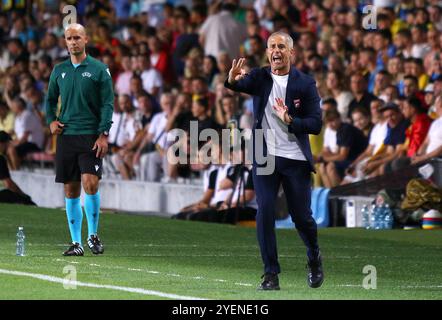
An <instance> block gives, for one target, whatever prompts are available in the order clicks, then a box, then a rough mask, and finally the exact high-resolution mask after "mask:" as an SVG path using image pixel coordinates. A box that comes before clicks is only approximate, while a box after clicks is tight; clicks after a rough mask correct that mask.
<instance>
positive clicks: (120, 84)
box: [115, 55, 134, 95]
mask: <svg viewBox="0 0 442 320" xmlns="http://www.w3.org/2000/svg"><path fill="white" fill-rule="evenodd" d="M121 67H122V68H123V72H122V73H120V74H119V75H118V78H117V81H116V82H115V91H116V93H117V94H118V95H120V94H130V80H131V79H132V76H133V73H134V71H133V69H132V60H131V57H130V56H127V55H125V56H123V57H122V58H121Z"/></svg>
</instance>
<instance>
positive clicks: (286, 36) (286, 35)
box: [267, 31, 293, 49]
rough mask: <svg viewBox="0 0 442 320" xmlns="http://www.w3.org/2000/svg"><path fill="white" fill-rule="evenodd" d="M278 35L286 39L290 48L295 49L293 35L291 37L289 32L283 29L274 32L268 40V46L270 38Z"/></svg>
mask: <svg viewBox="0 0 442 320" xmlns="http://www.w3.org/2000/svg"><path fill="white" fill-rule="evenodd" d="M276 36H280V37H283V38H285V41H286V43H287V45H288V47H289V49H293V39H292V37H290V35H289V34H287V33H285V32H283V31H276V32H273V33H272V34H271V35H270V37H269V39H268V40H267V47H268V46H269V41H270V39H271V38H273V37H276Z"/></svg>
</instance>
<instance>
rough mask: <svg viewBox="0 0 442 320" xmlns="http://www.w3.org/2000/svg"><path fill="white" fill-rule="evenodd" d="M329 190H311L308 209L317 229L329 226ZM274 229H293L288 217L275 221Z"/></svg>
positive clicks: (293, 225) (293, 226)
mask: <svg viewBox="0 0 442 320" xmlns="http://www.w3.org/2000/svg"><path fill="white" fill-rule="evenodd" d="M329 192H330V189H327V188H314V189H313V190H312V200H311V205H310V208H311V209H312V213H313V219H315V221H316V224H317V225H318V228H326V227H328V225H329V222H330V217H329V212H328V194H329ZM275 227H276V228H277V229H290V228H295V227H296V226H295V224H294V223H293V221H292V218H291V216H290V215H288V216H287V218H285V219H281V220H276V221H275Z"/></svg>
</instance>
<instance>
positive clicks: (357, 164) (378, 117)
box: [341, 99, 388, 184]
mask: <svg viewBox="0 0 442 320" xmlns="http://www.w3.org/2000/svg"><path fill="white" fill-rule="evenodd" d="M383 105H384V101H382V100H381V99H376V100H373V101H372V102H371V103H370V112H371V122H372V123H373V124H374V127H373V129H372V130H371V132H370V136H369V142H368V146H367V148H366V149H365V151H364V152H363V153H361V154H360V155H359V157H357V158H356V160H355V161H353V163H352V164H351V165H350V166H349V167H348V168H347V171H346V176H345V177H344V179H343V180H342V182H341V184H347V183H352V182H357V181H360V180H362V179H364V178H365V177H366V175H365V174H364V169H365V166H366V165H367V163H368V162H369V161H370V160H374V159H376V158H377V157H378V156H379V155H381V154H383V153H384V152H385V150H386V148H385V146H384V140H385V138H386V137H387V131H388V127H387V121H385V119H383V117H382V113H381V112H380V111H379V110H380V108H381V107H382V106H383Z"/></svg>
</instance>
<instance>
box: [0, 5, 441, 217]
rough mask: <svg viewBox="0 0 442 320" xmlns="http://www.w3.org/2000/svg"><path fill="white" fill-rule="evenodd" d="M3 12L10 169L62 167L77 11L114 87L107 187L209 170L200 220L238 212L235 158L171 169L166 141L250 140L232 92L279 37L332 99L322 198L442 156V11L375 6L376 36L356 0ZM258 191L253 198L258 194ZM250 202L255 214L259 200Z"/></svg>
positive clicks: (1, 112)
mask: <svg viewBox="0 0 442 320" xmlns="http://www.w3.org/2000/svg"><path fill="white" fill-rule="evenodd" d="M159 2H161V1H159ZM2 3H3V5H2V7H1V9H0V43H1V45H0V93H1V96H0V131H5V132H7V133H9V134H10V135H11V136H12V137H13V140H12V141H11V142H10V143H9V147H8V149H7V152H6V153H7V155H8V163H9V166H10V168H11V169H12V170H18V169H19V168H20V167H21V166H22V165H23V163H24V162H29V161H32V160H45V161H48V162H51V161H52V157H53V156H52V155H53V154H54V151H55V150H54V146H55V144H54V139H55V138H53V137H52V136H50V134H49V131H48V128H47V125H46V122H45V108H44V105H45V95H46V92H47V88H48V82H49V77H50V74H51V70H52V68H53V66H54V65H55V64H57V63H59V62H61V61H63V60H64V59H66V58H67V50H66V46H65V42H64V37H63V18H64V15H63V11H62V9H63V7H64V6H66V5H75V6H76V9H77V14H78V22H80V23H82V24H83V25H85V26H86V29H87V32H88V35H89V43H88V48H87V52H88V54H90V55H91V56H93V57H97V58H98V59H100V60H102V61H103V62H104V63H105V64H107V65H108V66H109V69H110V72H111V75H112V78H113V80H114V92H115V112H114V115H113V126H112V129H111V131H110V135H109V143H110V145H111V148H110V150H111V152H110V154H109V155H108V156H106V158H105V168H104V169H105V171H104V174H105V175H107V176H110V177H119V178H121V179H127V180H130V179H132V180H134V179H136V180H143V181H171V180H172V181H175V180H176V179H177V178H180V177H181V178H189V177H192V176H196V175H199V174H200V172H201V171H202V170H205V171H204V173H202V174H200V176H201V177H205V188H206V190H209V191H210V190H211V191H210V192H208V193H207V194H205V196H204V198H203V199H202V200H201V202H199V203H197V204H195V205H194V206H195V207H193V209H195V208H197V209H198V208H199V209H201V208H207V207H209V206H213V207H218V208H220V207H221V208H225V204H226V203H227V202H228V203H229V207H230V205H231V201H232V199H228V196H227V195H226V193H225V192H223V190H224V189H226V188H235V186H234V185H232V183H229V182H228V181H231V182H232V181H233V182H235V183H236V181H237V180H238V179H237V178H232V177H234V176H236V175H237V174H234V173H233V171H232V169H230V170H229V168H230V167H231V165H230V164H229V156H226V157H224V158H223V159H225V160H223V162H222V163H221V164H219V165H213V166H211V168H210V169H209V168H206V167H204V166H200V165H193V166H192V165H180V164H178V165H176V164H175V165H172V164H170V163H169V162H168V161H166V154H167V149H168V148H169V147H170V142H168V139H167V135H168V134H170V133H171V132H173V130H174V129H176V128H179V129H183V130H185V131H189V130H190V121H192V120H198V132H201V131H202V130H203V129H205V128H213V129H220V128H227V127H229V126H231V125H232V123H233V124H234V125H236V126H237V127H239V128H240V129H246V128H252V126H253V115H252V98H251V97H250V96H247V95H242V94H241V95H240V94H236V93H234V92H233V91H230V90H228V89H226V88H225V87H224V81H225V79H226V78H227V74H228V71H229V69H230V67H231V64H232V60H233V59H235V58H238V57H246V66H245V68H246V69H247V70H250V69H251V68H254V67H262V66H265V65H267V58H266V41H267V38H268V36H269V35H270V34H271V33H272V32H275V31H284V32H287V33H289V34H290V35H291V36H292V37H293V38H294V40H295V52H296V54H295V56H294V58H293V61H292V62H293V65H294V66H296V68H298V69H299V70H301V71H303V72H305V73H308V74H310V75H311V76H312V77H314V78H315V80H316V83H317V88H318V91H319V93H320V96H321V97H322V101H321V107H322V109H323V120H324V126H323V130H322V132H321V134H320V135H318V136H311V141H310V142H311V145H312V151H313V153H314V157H315V160H316V162H317V172H318V174H316V175H315V178H314V179H315V186H320V185H323V186H325V187H328V188H331V187H334V186H337V185H340V184H345V183H351V182H355V181H360V180H362V179H364V178H367V177H373V176H377V175H382V174H384V173H385V172H388V171H392V170H397V169H399V168H403V167H404V166H406V165H408V164H410V163H413V164H414V163H419V162H423V161H426V160H428V159H430V158H432V157H437V156H440V155H442V117H441V116H442V60H441V48H442V3H441V1H438V0H429V1H425V0H405V1H394V0H384V1H374V4H375V6H376V7H375V9H376V11H375V13H376V28H374V29H364V27H363V23H362V22H363V19H364V15H363V8H364V6H365V5H367V4H368V3H367V2H366V1H357V0H334V1H331V0H323V1H321V0H318V1H306V0H292V1H289V0H255V1H248V2H247V3H245V2H244V3H242V2H240V1H239V0H224V1H220V0H215V1H213V2H210V3H207V1H205V0H192V1H191V0H188V1H184V0H183V1H180V0H176V1H168V2H164V3H157V4H152V3H153V2H152V1H143V0H139V1H135V0H133V1H130V0H110V1H106V0H100V1H88V0H78V1H64V2H61V3H59V2H58V1H50V0H44V1H28V2H26V1H4V2H2ZM213 170H215V171H217V172H218V173H217V174H218V178H217V177H216V176H214V175H213V174H212V171H213ZM234 172H242V170H234ZM226 179H227V180H226ZM239 180H241V179H239ZM247 180H250V179H247V178H246V179H245V181H244V184H245V185H246V187H245V188H243V189H244V190H243V193H244V194H246V193H247V192H246V191H247V190H250V188H253V186H252V187H250V183H245V182H247ZM222 186H224V187H222ZM218 191H219V192H218ZM239 198H240V197H239V196H238V199H239ZM245 198H247V199H248V200H247V201H248V202H249V203H251V207H254V205H253V203H254V199H253V195H251V194H250V193H247V197H245ZM226 201H227V202H226ZM244 201H246V200H244ZM234 202H235V201H234ZM187 209H189V208H187ZM184 211H186V210H184ZM187 211H188V210H187ZM187 211H186V212H187Z"/></svg>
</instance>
